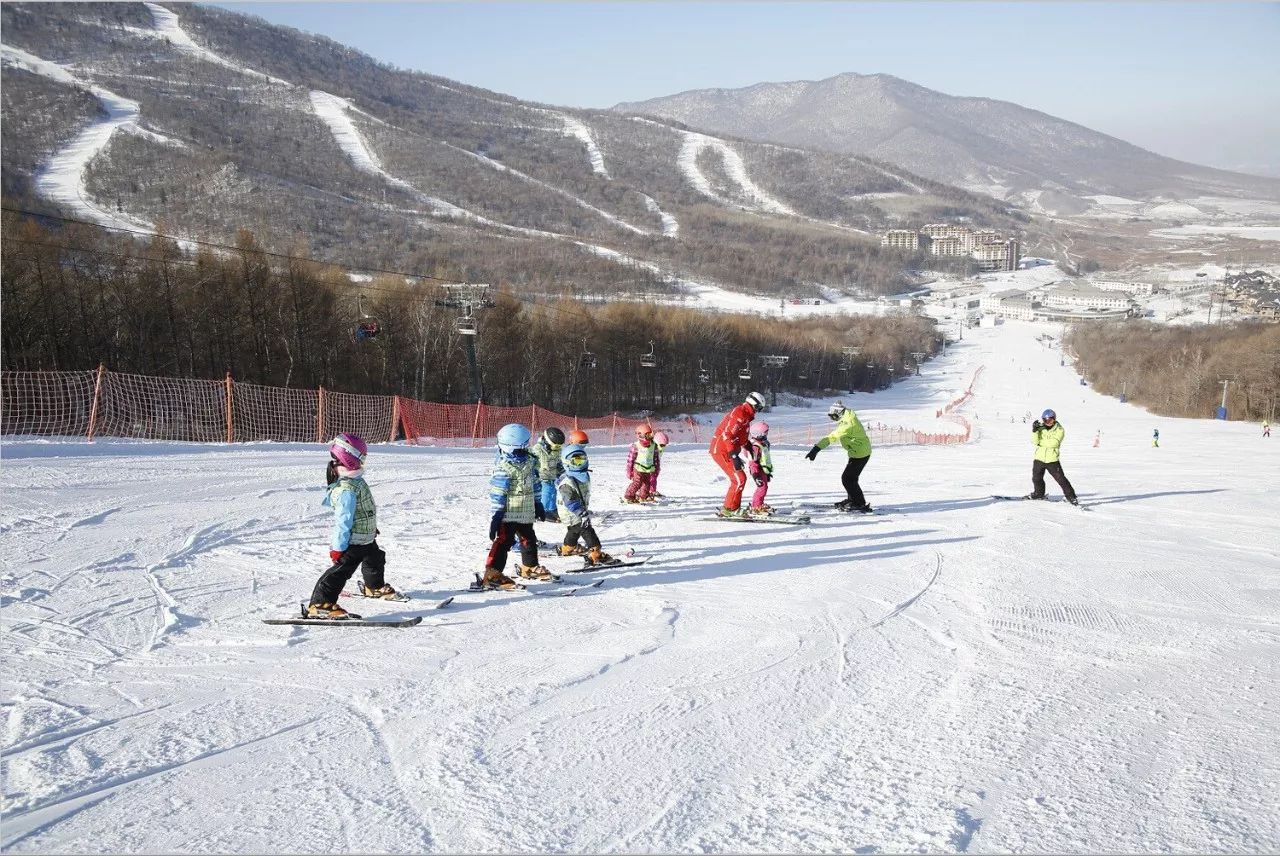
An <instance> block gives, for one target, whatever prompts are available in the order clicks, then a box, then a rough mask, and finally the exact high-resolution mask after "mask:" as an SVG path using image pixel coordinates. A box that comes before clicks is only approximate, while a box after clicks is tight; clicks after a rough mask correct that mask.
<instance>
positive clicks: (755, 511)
mask: <svg viewBox="0 0 1280 856" xmlns="http://www.w3.org/2000/svg"><path fill="white" fill-rule="evenodd" d="M771 514H773V506H771V505H759V506H756V505H753V506H751V507H750V508H748V509H747V516H748V517H768V516H770V515H771Z"/></svg>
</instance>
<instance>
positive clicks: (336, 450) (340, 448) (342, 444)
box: [329, 434, 369, 470]
mask: <svg viewBox="0 0 1280 856" xmlns="http://www.w3.org/2000/svg"><path fill="white" fill-rule="evenodd" d="M329 454H330V455H333V457H334V459H335V460H336V461H337V462H338V463H339V464H341V465H342V466H344V467H346V468H347V469H349V470H358V469H360V466H361V465H362V464H363V463H364V456H365V455H367V454H369V447H368V446H367V445H365V442H364V440H361V439H360V435H359V434H339V435H338V436H337V437H334V438H333V442H332V443H330V444H329Z"/></svg>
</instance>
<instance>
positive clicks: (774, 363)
mask: <svg viewBox="0 0 1280 856" xmlns="http://www.w3.org/2000/svg"><path fill="white" fill-rule="evenodd" d="M790 360H791V357H788V356H786V355H784V354H761V355H760V362H761V363H762V364H763V365H764V367H765V368H767V369H773V372H772V373H771V375H770V379H771V381H772V382H771V383H770V385H769V399H770V400H769V406H770V407H777V406H778V377H779V375H781V374H782V368H783V366H785V365H786V364H787V363H788V362H789V361H790Z"/></svg>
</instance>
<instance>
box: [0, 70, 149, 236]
mask: <svg viewBox="0 0 1280 856" xmlns="http://www.w3.org/2000/svg"><path fill="white" fill-rule="evenodd" d="M0 50H2V51H3V60H4V62H5V63H6V64H8V65H13V66H16V67H18V68H21V69H24V70H26V71H29V72H31V73H33V74H38V75H41V76H42V77H47V78H49V79H50V80H54V81H57V82H58V83H65V84H68V85H71V86H75V87H77V88H79V89H86V90H88V91H89V92H90V93H91V94H92V95H93V97H94V98H97V99H98V102H99V103H100V104H101V105H102V109H103V110H105V111H106V112H107V118H105V119H99V120H96V121H94V122H91V123H90V124H89V126H88V127H86V128H85V129H84V130H82V131H81V132H80V133H79V134H77V135H76V136H75V138H74V139H73V140H72V141H71V142H70V143H68V144H67V145H65V146H63V147H62V148H61V149H59V150H58V151H56V152H54V154H53V155H52V156H51V157H50V158H49V160H47V161H46V162H45V165H44V166H43V167H42V168H41V169H40V171H39V172H38V173H37V174H36V179H35V185H36V192H37V193H39V194H40V195H41V196H43V197H44V198H46V199H48V200H49V201H51V202H53V203H55V204H58V205H63V206H66V207H67V208H69V209H70V210H72V211H74V212H75V213H76V215H77V216H80V217H83V218H85V219H87V220H91V221H93V222H95V223H98V224H99V225H102V226H106V227H108V228H114V229H125V230H129V231H134V230H141V231H147V232H154V231H155V226H154V225H152V224H151V223H148V222H146V221H144V220H139V219H136V218H133V217H129V216H126V215H124V214H123V213H122V212H114V211H111V210H109V209H107V208H104V207H102V206H101V205H99V204H97V203H96V202H94V201H93V200H92V199H91V198H90V196H89V192H88V188H86V187H85V183H84V171H85V169H86V168H87V167H88V166H89V162H90V161H92V160H93V159H94V158H95V157H97V156H98V153H99V152H101V151H102V150H103V149H105V148H106V147H107V145H108V144H110V142H111V137H112V135H113V134H115V132H116V131H120V130H126V129H129V130H140V129H138V125H137V123H138V117H139V113H140V108H139V106H138V102H137V101H131V100H129V99H128V98H125V97H123V96H120V95H117V94H115V93H114V92H111V91H110V90H107V89H103V88H102V87H101V86H96V85H94V84H91V83H88V82H86V81H84V80H81V79H80V78H78V77H76V76H75V75H73V74H71V73H70V72H69V71H67V70H66V69H65V68H63V67H62V66H60V65H58V64H57V63H54V62H49V61H48V60H44V59H41V58H39V57H37V56H35V55H34V54H31V53H28V52H27V51H24V50H21V49H20V48H15V47H12V46H10V45H0ZM157 136H158V135H157Z"/></svg>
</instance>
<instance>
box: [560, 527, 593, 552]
mask: <svg viewBox="0 0 1280 856" xmlns="http://www.w3.org/2000/svg"><path fill="white" fill-rule="evenodd" d="M579 538H581V539H582V542H583V544H585V545H586V548H587V549H588V550H592V549H594V548H596V547H599V546H600V536H598V535H596V529H595V527H594V526H592V525H591V524H590V523H576V524H574V525H573V526H570V527H569V528H568V529H566V530H565V531H564V545H565V546H566V547H576V546H578V539H579Z"/></svg>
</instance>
